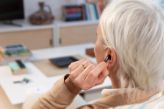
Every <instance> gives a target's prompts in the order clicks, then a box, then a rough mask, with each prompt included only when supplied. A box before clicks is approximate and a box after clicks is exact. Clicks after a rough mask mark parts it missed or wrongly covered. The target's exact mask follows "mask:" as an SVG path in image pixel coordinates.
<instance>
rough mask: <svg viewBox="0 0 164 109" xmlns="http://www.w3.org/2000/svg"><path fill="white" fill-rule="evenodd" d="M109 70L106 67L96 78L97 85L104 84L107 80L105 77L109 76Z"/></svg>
mask: <svg viewBox="0 0 164 109" xmlns="http://www.w3.org/2000/svg"><path fill="white" fill-rule="evenodd" d="M108 74H109V72H108V70H107V69H104V71H102V73H101V74H100V75H99V76H98V78H97V80H95V85H99V84H102V83H103V82H104V80H105V78H106V77H107V76H108Z"/></svg>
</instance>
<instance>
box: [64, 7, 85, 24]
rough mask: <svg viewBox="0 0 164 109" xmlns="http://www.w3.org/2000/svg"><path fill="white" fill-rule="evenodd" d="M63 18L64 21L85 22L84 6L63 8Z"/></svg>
mask: <svg viewBox="0 0 164 109" xmlns="http://www.w3.org/2000/svg"><path fill="white" fill-rule="evenodd" d="M63 17H64V20H65V21H80V20H86V19H87V18H86V10H85V6H84V5H66V6H63Z"/></svg>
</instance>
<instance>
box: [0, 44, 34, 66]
mask: <svg viewBox="0 0 164 109" xmlns="http://www.w3.org/2000/svg"><path fill="white" fill-rule="evenodd" d="M31 55H32V53H31V51H30V50H29V49H28V48H27V47H26V46H24V45H22V44H15V45H8V46H5V47H0V58H2V59H1V61H0V62H1V63H5V62H10V61H14V60H26V59H28V58H29V57H31Z"/></svg>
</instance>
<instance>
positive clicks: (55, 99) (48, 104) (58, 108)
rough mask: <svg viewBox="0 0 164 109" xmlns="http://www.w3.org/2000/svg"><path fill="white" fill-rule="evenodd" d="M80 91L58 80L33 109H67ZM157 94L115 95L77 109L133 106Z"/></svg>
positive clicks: (72, 85) (65, 80) (132, 93)
mask: <svg viewBox="0 0 164 109" xmlns="http://www.w3.org/2000/svg"><path fill="white" fill-rule="evenodd" d="M79 92H80V89H79V88H78V87H76V86H75V85H74V84H73V83H72V82H71V81H70V80H69V78H67V76H66V77H65V78H62V79H60V80H58V81H57V82H56V83H55V84H54V86H53V88H52V89H51V90H50V91H49V92H47V93H46V94H45V95H43V96H42V97H40V98H39V99H38V101H37V102H36V103H34V105H33V107H32V109H65V108H66V107H67V106H68V105H70V104H71V102H72V101H73V99H74V98H75V97H76V95H77V94H78V93H79ZM155 93H157V92H142V91H129V92H122V93H113V94H109V95H106V96H103V97H101V98H100V99H99V100H97V101H96V102H95V103H92V104H88V105H84V106H81V107H77V108H76V109H108V108H111V107H115V106H120V105H125V104H133V103H139V102H143V101H145V100H148V99H149V98H150V97H151V96H153V95H154V94H155Z"/></svg>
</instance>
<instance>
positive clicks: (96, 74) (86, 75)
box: [69, 60, 108, 90]
mask: <svg viewBox="0 0 164 109" xmlns="http://www.w3.org/2000/svg"><path fill="white" fill-rule="evenodd" d="M69 70H70V72H69V74H70V76H69V79H70V80H71V81H72V83H74V84H75V85H76V86H78V87H79V88H81V89H83V90H87V89H89V88H92V87H93V86H95V85H98V84H101V83H102V82H103V81H104V79H105V78H106V77H107V76H108V71H107V65H106V63H105V62H101V63H99V64H93V63H91V62H90V61H88V60H80V61H77V62H74V63H72V64H71V65H70V66H69Z"/></svg>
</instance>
